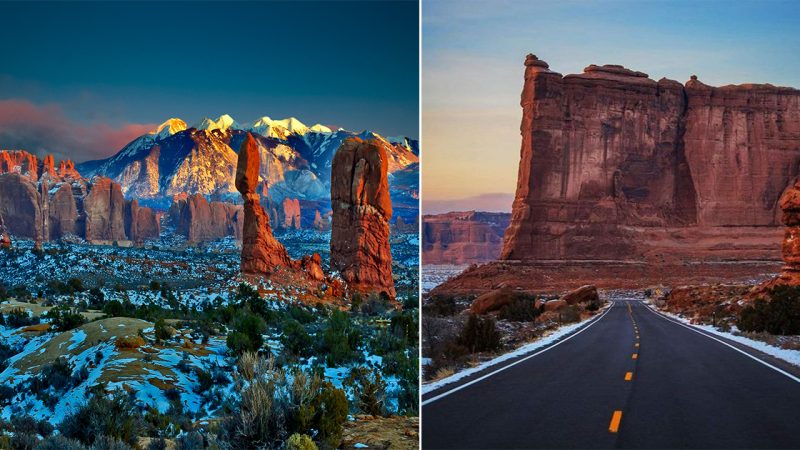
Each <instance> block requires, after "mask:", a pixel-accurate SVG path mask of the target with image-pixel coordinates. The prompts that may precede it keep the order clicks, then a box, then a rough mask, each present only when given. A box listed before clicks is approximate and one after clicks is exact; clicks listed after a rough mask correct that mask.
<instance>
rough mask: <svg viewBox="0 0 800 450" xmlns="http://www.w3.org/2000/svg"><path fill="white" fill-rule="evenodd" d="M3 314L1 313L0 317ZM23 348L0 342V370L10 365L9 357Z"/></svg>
mask: <svg viewBox="0 0 800 450" xmlns="http://www.w3.org/2000/svg"><path fill="white" fill-rule="evenodd" d="M2 316H3V315H2V314H0V317H2ZM20 351H21V349H19V348H16V347H12V346H10V345H8V344H6V343H5V342H0V371H2V369H4V368H5V367H6V366H7V365H8V359H9V358H11V357H12V356H14V355H16V354H17V353H19V352H20Z"/></svg>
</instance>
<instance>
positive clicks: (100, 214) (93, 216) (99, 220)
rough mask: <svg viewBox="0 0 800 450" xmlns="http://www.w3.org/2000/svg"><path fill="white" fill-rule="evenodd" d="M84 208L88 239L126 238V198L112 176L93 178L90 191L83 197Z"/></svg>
mask: <svg viewBox="0 0 800 450" xmlns="http://www.w3.org/2000/svg"><path fill="white" fill-rule="evenodd" d="M83 209H84V213H85V216H86V229H85V232H84V237H85V239H86V240H87V241H123V240H126V236H125V199H124V198H123V197H122V188H121V187H120V185H119V184H117V183H114V182H113V181H111V179H110V178H105V177H94V178H92V180H91V184H90V186H89V193H88V194H86V197H85V198H84V199H83Z"/></svg>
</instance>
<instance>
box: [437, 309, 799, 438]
mask: <svg viewBox="0 0 800 450" xmlns="http://www.w3.org/2000/svg"><path fill="white" fill-rule="evenodd" d="M637 344H638V345H637ZM501 367H502V366H495V367H494V368H492V369H489V370H487V371H484V372H482V373H480V374H477V375H475V376H472V377H470V378H467V379H465V380H464V381H463V382H461V383H458V384H452V385H448V386H445V387H443V388H442V389H440V390H437V391H435V392H431V393H428V394H426V395H424V396H423V399H422V400H423V407H422V445H423V448H431V449H433V448H458V449H468V448H730V449H734V448H800V381H798V380H797V379H792V378H791V377H790V376H787V375H785V374H782V373H780V372H779V371H777V370H775V369H773V368H770V367H768V366H767V365H765V364H763V363H762V362H760V361H759V360H756V359H753V357H751V356H747V355H745V354H743V353H742V352H741V351H737V350H736V349H734V348H731V347H729V346H727V345H725V344H724V343H722V342H719V341H717V340H714V339H711V338H709V337H707V336H706V335H704V334H701V333H698V332H696V331H693V330H692V329H690V328H689V327H687V326H686V325H683V324H680V323H678V322H675V321H673V320H671V319H668V318H666V317H664V316H662V315H659V314H657V313H655V312H654V311H652V310H650V309H649V308H648V307H647V306H645V305H644V304H642V303H641V302H639V301H635V300H631V301H616V302H615V303H614V304H613V306H611V307H610V308H609V310H608V311H607V312H606V313H605V314H604V315H603V316H600V317H599V318H598V319H596V320H595V321H593V322H591V323H590V324H589V325H588V326H587V327H584V328H581V329H580V330H579V331H578V332H577V333H576V334H573V335H571V336H570V337H567V338H565V339H562V340H561V341H560V342H557V343H556V344H555V345H553V346H551V347H550V348H549V349H548V350H546V351H543V352H541V353H540V354H538V355H536V356H533V357H531V358H529V359H527V360H524V361H522V362H518V363H517V364H516V365H514V366H511V367H508V368H506V369H503V370H501V371H499V372H496V373H494V374H493V375H489V373H491V372H494V371H496V370H497V369H498V368H501ZM487 375H489V376H487ZM481 377H484V378H483V379H480V380H479V381H476V380H477V379H478V378H481ZM468 383H472V384H468Z"/></svg>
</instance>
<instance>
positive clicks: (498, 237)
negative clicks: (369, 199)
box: [398, 211, 511, 264]
mask: <svg viewBox="0 0 800 450" xmlns="http://www.w3.org/2000/svg"><path fill="white" fill-rule="evenodd" d="M510 218H511V215H510V214H507V213H485V212H475V211H466V212H452V213H446V214H436V215H426V216H423V217H422V261H423V263H425V264H470V263H477V262H485V261H492V260H495V259H497V258H498V257H499V256H500V250H501V249H502V247H503V233H504V232H505V229H506V228H507V227H508V223H509V220H510ZM399 221H400V219H398V222H399ZM398 228H399V226H398Z"/></svg>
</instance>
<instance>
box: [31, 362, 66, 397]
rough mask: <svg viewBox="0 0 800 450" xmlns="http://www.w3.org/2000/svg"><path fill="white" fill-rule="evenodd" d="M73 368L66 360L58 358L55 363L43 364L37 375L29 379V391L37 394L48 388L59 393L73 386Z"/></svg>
mask: <svg viewBox="0 0 800 450" xmlns="http://www.w3.org/2000/svg"><path fill="white" fill-rule="evenodd" d="M72 370H73V367H72V365H71V364H70V363H69V361H67V359H66V358H64V357H60V358H57V359H56V360H55V361H53V362H51V363H49V364H45V365H44V366H42V368H41V370H40V371H39V375H37V376H36V377H34V378H32V379H31V382H30V387H29V389H30V391H31V392H33V393H34V394H39V393H41V392H43V391H45V390H47V389H49V388H53V390H55V391H56V392H61V391H64V390H66V389H67V388H69V387H71V386H72V385H73V383H72V381H73V378H72Z"/></svg>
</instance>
